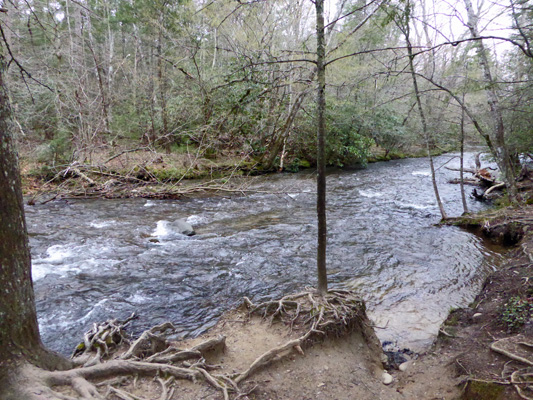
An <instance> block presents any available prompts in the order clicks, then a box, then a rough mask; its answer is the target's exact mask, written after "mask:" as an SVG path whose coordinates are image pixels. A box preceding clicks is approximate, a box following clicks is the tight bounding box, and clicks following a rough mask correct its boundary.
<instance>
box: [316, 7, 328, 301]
mask: <svg viewBox="0 0 533 400" xmlns="http://www.w3.org/2000/svg"><path fill="white" fill-rule="evenodd" d="M315 7H316V33H317V49H316V56H317V57H316V62H317V81H318V93H317V113H318V130H317V141H318V155H317V172H318V175H317V201H316V207H317V216H318V249H317V258H316V261H317V276H318V288H317V289H318V292H319V293H321V294H325V293H326V292H327V291H328V275H327V268H326V245H327V225H326V149H325V147H326V139H325V137H326V115H325V114H326V93H325V92H326V66H325V59H326V48H325V37H324V0H316V2H315Z"/></svg>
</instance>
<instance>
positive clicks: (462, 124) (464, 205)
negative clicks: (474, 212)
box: [460, 95, 468, 214]
mask: <svg viewBox="0 0 533 400" xmlns="http://www.w3.org/2000/svg"><path fill="white" fill-rule="evenodd" d="M463 100H464V95H463ZM460 129H461V166H460V169H461V170H460V179H461V200H462V202H463V212H464V213H465V214H466V213H468V205H467V204H466V195H465V181H464V153H465V110H464V108H462V109H461V126H460Z"/></svg>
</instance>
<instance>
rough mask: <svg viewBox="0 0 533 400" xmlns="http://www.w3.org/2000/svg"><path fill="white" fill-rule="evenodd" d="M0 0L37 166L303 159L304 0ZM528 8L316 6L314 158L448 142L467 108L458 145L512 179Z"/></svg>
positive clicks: (526, 149)
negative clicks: (321, 117) (154, 157)
mask: <svg viewBox="0 0 533 400" xmlns="http://www.w3.org/2000/svg"><path fill="white" fill-rule="evenodd" d="M4 7H5V8H6V9H7V10H8V12H7V13H5V14H3V21H2V22H3V25H2V26H3V35H4V38H5V40H6V42H7V43H8V44H9V55H10V56H12V57H13V60H12V61H11V62H10V64H9V74H10V76H9V78H10V81H11V85H10V89H11V99H12V102H13V106H14V111H15V116H16V120H15V123H16V126H17V127H18V133H19V138H20V139H22V140H23V141H24V142H25V143H30V144H31V149H32V153H31V154H32V158H34V159H37V160H39V161H41V162H43V163H45V164H46V165H63V164H69V163H72V162H73V161H78V162H80V163H82V162H88V163H94V162H96V161H102V159H107V158H108V157H110V156H113V155H114V154H117V153H119V149H120V150H124V149H136V148H143V147H147V148H158V149H160V150H162V149H164V150H165V151H166V152H172V153H184V154H187V153H188V154H195V156H197V158H214V157H218V156H221V155H236V156H238V157H239V158H240V159H241V160H246V161H247V162H250V163H252V164H253V165H260V166H261V168H263V169H266V170H271V169H278V168H281V169H288V170H296V169H298V168H299V167H301V166H308V165H310V164H314V163H315V162H316V148H317V144H316V126H317V125H316V119H315V116H316V107H317V106H316V102H315V92H316V77H317V69H316V68H317V65H316V48H317V47H316V30H315V23H316V19H315V16H314V5H313V4H312V2H310V1H304V0H298V1H287V0H276V1H248V2H245V1H234V0H220V1H212V0H208V1H200V0H198V1H192V0H180V1H173V2H170V1H166V0H161V1H155V2H153V1H150V2H148V1H142V0H135V1H122V0H101V1H100V0H98V1H92V0H91V1H82V2H79V1H70V0H67V1H58V2H49V1H41V0H36V1H32V2H27V1H9V2H6V3H5V4H4ZM531 7H532V5H531V3H530V2H528V1H515V0H512V1H511V2H509V3H502V4H501V5H495V4H490V5H489V4H484V5H483V6H482V8H480V9H477V8H475V7H473V5H472V4H471V2H470V1H466V0H465V1H464V2H461V1H459V2H456V3H453V4H450V5H445V4H441V3H440V2H429V1H421V2H415V3H411V2H397V3H396V2H381V1H371V2H368V3H365V2H362V1H352V0H340V1H338V2H329V3H326V26H325V45H326V50H325V52H326V63H325V66H326V68H327V71H328V72H327V88H326V98H327V105H328V106H327V111H326V124H327V141H326V142H327V149H326V157H327V163H328V164H329V165H337V166H344V165H351V164H357V163H363V164H364V163H365V162H366V161H367V160H368V159H369V158H371V157H376V156H378V155H379V156H381V157H389V156H398V155H401V154H402V153H409V154H413V153H416V152H417V151H421V152H422V153H424V152H425V148H426V145H427V147H428V148H429V150H430V151H431V152H433V151H443V150H450V149H458V148H459V142H460V140H459V137H460V130H461V129H460V126H461V118H462V115H463V113H466V117H465V124H464V129H465V130H466V135H467V141H468V142H470V143H481V144H486V145H489V147H490V149H491V151H492V153H493V154H494V155H495V156H496V161H497V162H498V164H499V166H500V168H501V169H502V170H503V171H504V172H505V174H506V175H509V176H510V175H513V174H516V173H517V162H518V161H519V156H520V155H524V156H528V154H530V153H531V151H532V150H531V149H532V148H533V143H532V140H533V139H532V138H533V135H532V132H531V118H530V115H531V107H532V102H531V96H532V94H533V93H532V89H531V66H532V55H533V54H532V50H531V47H530V40H531V36H532V35H533V33H532V28H531V24H530V21H531V13H532V12H533V11H532V8H531ZM496 17H497V18H496ZM406 27H410V29H409V33H408V37H407V36H406ZM484 38H485V39H484ZM482 39H483V40H482ZM411 62H412V65H413V73H414V75H411V72H410V68H409V65H410V63H411ZM413 77H415V78H416V81H417V86H418V87H417V94H416V95H415V89H414V87H413ZM417 99H420V104H419V106H417ZM424 114H425V117H424ZM423 126H425V127H426V128H425V129H424V128H423ZM98 155H100V157H98ZM510 181H512V179H509V180H508V182H510Z"/></svg>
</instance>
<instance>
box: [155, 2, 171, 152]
mask: <svg viewBox="0 0 533 400" xmlns="http://www.w3.org/2000/svg"><path fill="white" fill-rule="evenodd" d="M163 12H164V11H161V13H163ZM159 24H160V26H159V35H158V38H157V46H156V49H157V84H158V87H159V105H160V107H161V121H162V123H163V132H161V135H160V136H161V137H164V141H163V147H164V148H165V150H166V152H167V153H170V145H171V140H170V138H169V137H167V135H168V134H169V130H168V112H167V99H166V83H165V77H164V76H163V75H164V74H163V69H164V67H163V49H162V43H161V42H162V41H163V16H162V14H161V17H160V20H159Z"/></svg>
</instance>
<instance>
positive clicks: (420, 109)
mask: <svg viewBox="0 0 533 400" xmlns="http://www.w3.org/2000/svg"><path fill="white" fill-rule="evenodd" d="M409 6H410V5H409V4H408V7H409ZM403 31H404V34H405V40H406V42H407V53H408V56H409V69H410V71H411V77H412V79H413V88H414V91H415V97H416V104H417V106H418V112H419V114H420V119H421V121H422V132H423V134H424V138H425V141H426V150H427V153H428V157H429V166H430V169H431V181H432V183H433V190H434V191H435V199H436V200H437V204H438V206H439V210H440V215H441V217H442V219H446V218H447V215H446V211H445V210H444V206H443V204H442V200H441V198H440V195H439V188H438V186H437V180H436V177H435V166H434V164H433V156H432V155H431V149H430V146H429V131H428V127H427V122H426V115H425V113H424V108H423V107H422V101H421V99H420V90H419V89H418V82H417V79H416V72H415V66H414V58H415V56H414V54H413V46H412V44H411V40H410V38H409V13H407V14H406V22H405V25H404V26H403Z"/></svg>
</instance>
